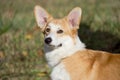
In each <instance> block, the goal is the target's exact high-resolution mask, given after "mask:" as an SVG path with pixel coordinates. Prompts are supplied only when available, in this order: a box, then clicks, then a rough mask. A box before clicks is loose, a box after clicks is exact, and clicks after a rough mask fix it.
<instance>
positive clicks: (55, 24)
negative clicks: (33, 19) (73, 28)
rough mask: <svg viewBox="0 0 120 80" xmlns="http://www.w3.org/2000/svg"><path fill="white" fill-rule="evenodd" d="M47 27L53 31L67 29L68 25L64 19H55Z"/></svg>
mask: <svg viewBox="0 0 120 80" xmlns="http://www.w3.org/2000/svg"><path fill="white" fill-rule="evenodd" d="M48 26H49V27H50V28H54V29H63V28H65V27H67V26H68V25H67V22H66V20H65V19H56V20H53V21H51V22H49V24H48Z"/></svg>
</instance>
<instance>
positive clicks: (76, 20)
mask: <svg viewBox="0 0 120 80" xmlns="http://www.w3.org/2000/svg"><path fill="white" fill-rule="evenodd" d="M81 14H82V10H81V8H80V7H76V8H74V9H72V10H71V11H70V13H69V14H68V16H67V20H68V22H69V24H70V26H72V28H76V29H79V24H80V19H81Z"/></svg>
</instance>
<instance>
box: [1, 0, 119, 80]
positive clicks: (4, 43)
mask: <svg viewBox="0 0 120 80" xmlns="http://www.w3.org/2000/svg"><path fill="white" fill-rule="evenodd" d="M35 5H41V6H42V7H44V8H45V9H46V10H47V11H48V12H49V13H50V14H52V15H53V16H54V17H56V18H61V17H64V16H66V15H67V14H68V12H69V11H70V10H71V9H72V8H74V7H76V6H79V7H81V8H82V10H83V14H82V20H81V24H80V30H79V36H80V38H81V40H82V41H83V42H84V43H85V44H86V45H87V48H91V49H99V50H105V51H109V52H120V1H119V0H74V1H72V0H0V80H49V76H48V75H49V73H50V70H49V69H48V66H47V64H46V62H45V59H44V56H43V53H42V50H43V35H42V34H41V32H40V30H39V28H37V27H36V26H37V25H36V22H35V18H34V14H33V9H34V6H35Z"/></svg>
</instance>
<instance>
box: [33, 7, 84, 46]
mask: <svg viewBox="0 0 120 80" xmlns="http://www.w3.org/2000/svg"><path fill="white" fill-rule="evenodd" d="M34 13H35V17H36V21H37V25H38V26H39V27H40V28H41V30H42V32H43V33H44V36H45V39H44V42H45V44H46V45H48V46H50V47H54V48H58V47H61V46H64V45H67V44H69V45H70V44H74V43H75V39H76V36H77V29H78V28H79V23H80V19H81V13H82V11H81V8H79V7H76V8H74V9H73V10H72V11H71V12H70V13H69V14H68V16H66V17H64V18H62V19H54V18H53V17H52V16H51V15H50V14H48V12H47V11H45V10H44V9H43V8H42V7H40V6H35V9H34Z"/></svg>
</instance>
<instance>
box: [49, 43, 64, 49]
mask: <svg viewBox="0 0 120 80" xmlns="http://www.w3.org/2000/svg"><path fill="white" fill-rule="evenodd" d="M48 46H50V47H53V48H59V47H62V43H60V44H59V45H57V46H56V45H51V44H49V45H48Z"/></svg>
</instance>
